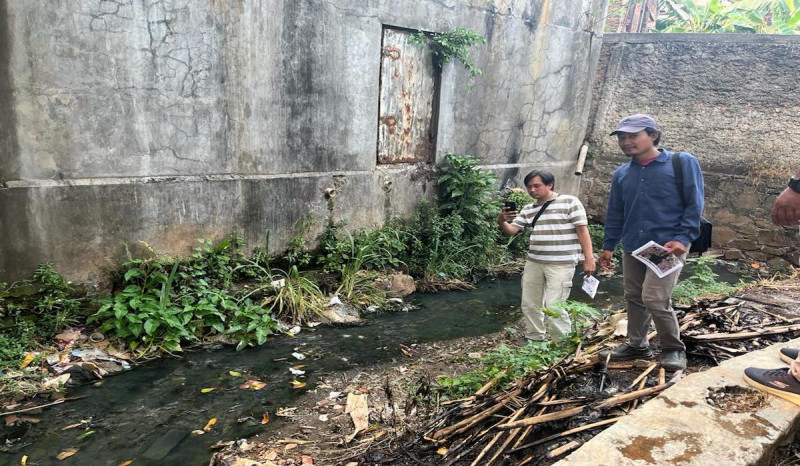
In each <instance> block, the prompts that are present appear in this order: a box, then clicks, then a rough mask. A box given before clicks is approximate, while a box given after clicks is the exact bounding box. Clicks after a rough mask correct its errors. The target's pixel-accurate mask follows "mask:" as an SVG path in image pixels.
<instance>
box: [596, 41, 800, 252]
mask: <svg viewBox="0 0 800 466" xmlns="http://www.w3.org/2000/svg"><path fill="white" fill-rule="evenodd" d="M798 69H800V37H795V36H764V35H744V34H740V35H716V34H620V35H617V34H608V35H606V36H605V37H604V39H603V48H602V52H601V58H600V63H599V65H598V72H597V79H596V81H595V85H594V94H593V102H592V109H591V112H590V119H591V121H590V130H589V133H588V136H587V139H588V141H589V145H590V148H591V149H590V151H591V153H592V154H593V155H594V158H592V159H591V160H590V161H589V163H588V164H587V170H586V173H585V175H586V176H585V180H584V183H583V199H584V200H585V201H586V203H587V209H589V213H590V215H591V216H593V217H594V218H595V219H598V220H602V219H603V217H604V216H605V204H606V200H607V196H608V190H609V183H610V180H611V173H612V172H613V170H614V168H615V167H616V166H618V165H621V164H622V163H625V162H627V160H628V158H627V157H625V156H624V155H623V154H622V152H621V151H620V149H619V147H618V146H617V143H616V138H614V137H610V136H609V135H608V134H609V133H610V132H611V131H612V130H613V128H614V127H615V126H616V124H617V121H619V120H620V119H621V118H623V117H625V116H626V115H629V114H633V113H647V114H650V115H652V116H653V117H654V118H655V119H656V121H658V122H659V124H660V125H661V127H662V130H663V137H662V141H661V145H662V146H663V147H665V148H667V149H670V150H676V149H677V150H685V151H689V152H692V153H693V154H695V155H696V156H697V157H698V159H699V160H700V165H701V167H702V168H703V171H704V175H705V181H706V209H705V214H706V216H707V217H708V218H709V219H710V220H711V221H712V223H713V224H714V237H713V239H714V243H715V246H716V247H720V248H723V249H724V250H725V251H726V256H727V257H728V258H730V259H743V258H747V259H749V260H753V261H767V260H770V259H773V258H776V257H783V258H784V259H787V260H790V261H791V262H793V263H795V264H797V263H798V255H799V254H800V253H799V251H800V240H799V239H798V232H797V229H796V228H793V229H792V228H783V227H777V226H774V225H772V224H771V223H770V221H769V209H770V208H771V206H772V203H773V202H774V200H775V197H776V196H777V194H778V193H779V192H780V191H781V190H783V188H784V186H785V184H786V180H788V179H789V177H790V176H791V175H792V174H793V173H794V172H795V171H796V170H797V169H798V167H800V157H798V156H797V154H796V149H795V148H796V147H797V146H798V145H800V125H798V121H800V120H799V119H798V118H799V117H800V105H798V95H800V81H798V79H797V70H798ZM774 263H775V264H782V262H781V261H780V260H775V261H774Z"/></svg>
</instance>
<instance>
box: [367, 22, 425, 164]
mask: <svg viewBox="0 0 800 466" xmlns="http://www.w3.org/2000/svg"><path fill="white" fill-rule="evenodd" d="M412 34H413V32H410V31H404V30H399V29H390V28H384V30H383V46H382V50H381V82H380V101H379V103H378V163H405V162H429V161H432V160H433V155H434V150H435V147H434V140H435V139H434V138H435V136H436V135H435V124H436V122H435V121H434V120H435V114H436V112H435V104H436V98H437V97H436V87H437V76H436V74H435V73H434V70H433V65H432V61H431V53H430V51H429V50H428V48H427V47H425V46H417V45H414V44H411V43H409V39H410V38H411V36H412Z"/></svg>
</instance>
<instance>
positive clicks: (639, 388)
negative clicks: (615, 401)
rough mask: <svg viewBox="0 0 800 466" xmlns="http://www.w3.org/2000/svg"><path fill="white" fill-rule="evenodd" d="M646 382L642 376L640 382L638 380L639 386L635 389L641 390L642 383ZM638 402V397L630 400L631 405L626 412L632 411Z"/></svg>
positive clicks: (642, 387)
mask: <svg viewBox="0 0 800 466" xmlns="http://www.w3.org/2000/svg"><path fill="white" fill-rule="evenodd" d="M646 382H647V378H643V379H642V381H641V382H639V387H638V388H637V390H642V389H644V384H645V383H646ZM638 404H639V398H637V399H635V400H633V401H632V402H631V407H630V409H629V410H628V412H631V411H633V410H634V409H636V406H637V405H638Z"/></svg>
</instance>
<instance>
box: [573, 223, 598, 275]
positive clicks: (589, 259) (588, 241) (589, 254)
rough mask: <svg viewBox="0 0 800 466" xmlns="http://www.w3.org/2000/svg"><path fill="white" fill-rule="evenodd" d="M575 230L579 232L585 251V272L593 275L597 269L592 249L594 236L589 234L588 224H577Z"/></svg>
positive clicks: (582, 248) (582, 247) (580, 241)
mask: <svg viewBox="0 0 800 466" xmlns="http://www.w3.org/2000/svg"><path fill="white" fill-rule="evenodd" d="M575 232H576V233H577V234H578V243H580V245H581V251H583V273H584V274H585V275H592V274H593V273H594V270H595V264H594V251H593V250H592V237H591V235H589V226H588V225H575Z"/></svg>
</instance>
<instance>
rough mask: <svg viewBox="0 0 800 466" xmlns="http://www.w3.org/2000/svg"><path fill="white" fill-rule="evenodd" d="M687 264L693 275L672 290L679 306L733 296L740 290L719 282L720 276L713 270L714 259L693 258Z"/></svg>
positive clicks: (687, 260) (682, 280)
mask: <svg viewBox="0 0 800 466" xmlns="http://www.w3.org/2000/svg"><path fill="white" fill-rule="evenodd" d="M686 264H687V265H688V266H690V268H691V269H692V274H691V275H690V276H688V277H687V278H684V279H681V280H680V281H678V284H677V285H676V286H675V289H673V290H672V299H673V300H674V301H675V302H676V303H678V304H690V303H692V302H693V301H694V300H695V299H697V298H702V297H705V296H713V295H726V294H731V293H733V292H735V291H736V290H737V289H738V288H739V287H738V286H734V285H730V284H728V283H724V282H720V281H719V276H718V275H717V274H716V273H714V271H713V270H712V269H711V265H713V264H714V259H712V258H710V257H704V256H700V257H692V258H689V259H686Z"/></svg>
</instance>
